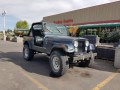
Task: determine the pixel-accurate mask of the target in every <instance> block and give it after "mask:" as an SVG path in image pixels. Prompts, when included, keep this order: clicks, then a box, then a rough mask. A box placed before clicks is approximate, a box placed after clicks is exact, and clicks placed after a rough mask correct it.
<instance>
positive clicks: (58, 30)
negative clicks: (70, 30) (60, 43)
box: [55, 27, 63, 34]
mask: <svg viewBox="0 0 120 90" xmlns="http://www.w3.org/2000/svg"><path fill="white" fill-rule="evenodd" d="M55 28H56V29H57V30H58V31H59V32H60V33H61V34H63V33H62V32H61V31H60V30H59V29H58V28H57V27H55Z"/></svg>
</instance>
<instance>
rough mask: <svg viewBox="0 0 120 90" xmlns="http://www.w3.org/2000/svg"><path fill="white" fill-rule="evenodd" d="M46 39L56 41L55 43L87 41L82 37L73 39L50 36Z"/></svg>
mask: <svg viewBox="0 0 120 90" xmlns="http://www.w3.org/2000/svg"><path fill="white" fill-rule="evenodd" d="M46 37H48V38H49V39H51V40H54V41H74V40H77V41H85V40H87V39H86V38H82V37H71V36H56V35H48V36H46Z"/></svg>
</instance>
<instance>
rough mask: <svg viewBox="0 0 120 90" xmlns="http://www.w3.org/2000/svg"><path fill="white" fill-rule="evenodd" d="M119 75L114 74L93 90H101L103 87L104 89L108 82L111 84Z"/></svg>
mask: <svg viewBox="0 0 120 90" xmlns="http://www.w3.org/2000/svg"><path fill="white" fill-rule="evenodd" d="M117 74H118V73H112V74H111V75H110V76H109V77H108V78H106V79H105V80H104V81H102V82H100V83H99V84H97V85H96V86H95V87H94V88H93V89H92V90H100V89H101V88H102V87H104V86H105V85H106V84H107V83H108V82H110V81H111V80H112V79H113V78H114V77H115V76H116V75H117Z"/></svg>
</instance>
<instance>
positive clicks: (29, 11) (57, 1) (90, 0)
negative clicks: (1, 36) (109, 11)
mask: <svg viewBox="0 0 120 90" xmlns="http://www.w3.org/2000/svg"><path fill="white" fill-rule="evenodd" d="M114 1H120V0H0V30H2V29H3V16H2V12H3V11H4V10H5V11H6V29H14V28H15V24H16V22H17V21H19V20H27V21H28V23H29V24H31V23H32V22H38V21H41V20H42V19H43V17H45V16H50V15H54V14H58V13H63V12H68V11H72V10H76V9H81V8H86V7H91V6H95V5H100V4H105V3H110V2H114Z"/></svg>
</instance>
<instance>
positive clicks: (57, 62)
mask: <svg viewBox="0 0 120 90" xmlns="http://www.w3.org/2000/svg"><path fill="white" fill-rule="evenodd" d="M53 67H54V69H55V70H56V71H58V70H59V69H60V60H59V58H58V57H56V56H55V57H53Z"/></svg>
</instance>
